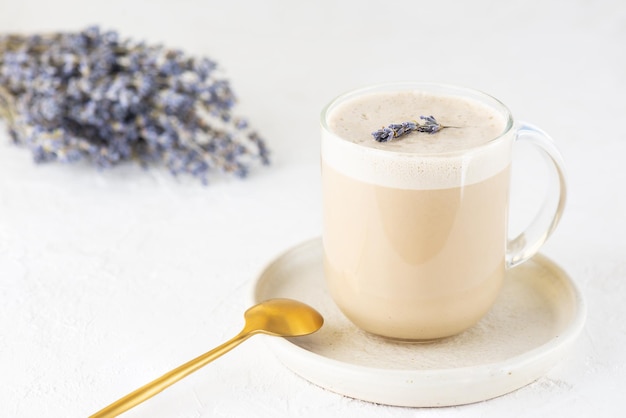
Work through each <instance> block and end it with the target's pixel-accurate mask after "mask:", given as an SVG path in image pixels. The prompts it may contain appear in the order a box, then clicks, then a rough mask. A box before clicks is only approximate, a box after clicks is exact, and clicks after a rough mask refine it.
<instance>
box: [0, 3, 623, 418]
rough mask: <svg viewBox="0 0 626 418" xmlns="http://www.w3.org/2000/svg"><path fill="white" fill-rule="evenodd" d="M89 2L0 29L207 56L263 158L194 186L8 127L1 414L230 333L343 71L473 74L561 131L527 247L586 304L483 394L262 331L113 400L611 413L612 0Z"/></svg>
mask: <svg viewBox="0 0 626 418" xmlns="http://www.w3.org/2000/svg"><path fill="white" fill-rule="evenodd" d="M100 3H101V4H98V5H94V4H92V3H86V2H79V1H70V0H57V1H53V2H47V1H32V0H24V1H19V2H16V1H8V0H0V31H2V32H14V31H19V32H45V31H50V30H58V29H63V30H65V29H67V30H70V29H80V28H83V27H85V26H87V25H89V24H93V23H97V24H100V25H101V26H102V27H104V28H110V29H116V30H118V31H119V32H120V33H121V34H122V35H123V36H132V37H133V38H136V39H144V40H147V41H149V42H155V43H156V42H161V43H164V44H167V45H170V46H175V47H182V48H184V49H185V50H186V51H187V52H189V53H193V54H196V55H207V56H209V57H211V58H213V59H215V60H217V61H218V62H219V63H220V64H221V66H222V67H223V68H224V69H225V71H226V72H227V74H228V76H229V78H230V79H231V82H232V85H233V88H234V89H235V92H236V93H237V94H238V96H239V97H240V99H241V100H240V106H239V111H240V112H241V113H242V114H244V115H246V116H248V117H249V119H250V120H251V123H252V124H253V125H254V126H255V127H256V128H257V129H258V130H259V131H260V132H261V133H262V134H263V135H264V136H265V137H266V138H267V139H268V141H269V145H270V147H271V149H272V151H273V155H272V156H273V164H272V166H271V167H270V168H267V169H260V170H257V171H255V172H254V173H253V174H252V176H251V177H250V178H249V179H247V180H245V181H239V180H231V179H220V180H216V181H213V182H212V184H211V185H210V186H209V187H203V186H201V185H200V184H197V183H196V182H195V181H192V180H188V179H182V180H178V181H177V180H174V179H172V178H171V177H170V176H169V175H168V174H167V173H166V172H160V171H158V170H152V171H148V172H146V171H143V170H141V169H139V168H136V167H134V166H132V165H129V166H124V167H121V168H118V169H115V170H113V171H105V172H97V171H95V170H93V169H92V168H90V167H86V166H81V165H77V166H61V165H57V164H50V165H44V166H37V165H34V164H33V163H32V160H31V156H30V154H29V153H28V152H27V151H26V150H24V149H20V148H16V147H15V146H13V145H11V144H10V141H9V138H8V135H6V132H5V130H4V129H2V131H0V416H1V417H40V416H46V417H78V416H86V415H88V414H90V413H93V412H95V411H96V410H98V409H99V408H101V407H103V406H104V405H106V404H107V403H109V402H111V401H113V400H115V399H117V398H118V397H120V396H122V395H124V394H125V393H127V392H129V391H131V390H133V389H135V388H136V387H138V386H140V385H142V384H144V383H146V382H148V381H150V380H151V379H153V378H155V377H157V376H159V375H161V374H162V373H164V372H165V371H167V370H169V369H171V368H173V367H175V366H177V365H179V364H181V363H183V362H184V361H186V360H188V359H190V358H193V357H195V356H196V355H198V354H200V353H202V352H204V351H206V350H208V349H210V348H212V347H213V346H215V345H217V344H219V343H221V342H223V341H224V340H226V339H228V338H230V337H231V336H233V335H234V334H235V333H236V332H238V331H239V329H240V328H241V326H242V313H243V311H244V310H245V309H246V307H247V304H248V301H249V291H250V282H251V281H252V280H253V279H254V278H255V276H256V275H257V274H258V273H259V271H260V270H261V269H262V268H263V267H264V266H265V264H266V263H267V262H268V261H270V260H271V259H272V258H273V257H274V256H276V255H277V254H279V253H281V252H282V251H284V250H285V249H287V248H288V247H290V246H292V245H294V244H296V243H299V242H300V241H303V240H305V239H307V238H309V237H312V236H315V235H318V234H319V232H320V222H321V220H320V204H319V199H320V196H319V195H320V190H319V182H318V177H319V172H318V171H319V167H318V159H319V152H318V147H319V140H318V136H319V128H318V115H319V111H320V109H321V107H322V106H323V105H324V104H326V102H327V101H328V100H330V99H331V98H332V97H333V96H335V95H336V94H337V93H340V92H342V91H344V90H347V89H351V88H354V87H358V86H362V85H364V84H369V83H375V82H381V81H393V80H409V79H411V80H427V81H441V82H447V83H454V84H462V85H466V86H470V87H474V88H478V89H482V90H485V91H487V92H489V93H491V94H493V95H495V96H496V97H498V98H500V99H501V100H503V101H504V102H505V103H506V104H507V105H508V106H509V107H510V108H511V109H512V111H513V113H514V115H515V116H516V117H517V118H520V119H524V120H528V121H531V122H533V123H535V124H538V125H540V126H541V127H543V128H544V129H545V130H547V131H548V132H550V133H551V134H552V135H553V136H554V137H555V139H556V140H557V143H558V145H559V147H560V148H561V150H562V152H563V155H564V158H565V160H566V163H567V165H568V174H569V185H570V200H569V202H568V207H567V210H566V214H565V216H564V218H563V220H562V223H561V225H560V227H559V229H558V230H557V232H556V234H555V235H554V236H553V238H552V239H551V240H550V241H549V242H548V244H547V245H546V246H545V247H544V248H543V250H542V252H543V253H544V254H546V255H548V256H549V257H550V258H552V259H553V260H554V261H555V262H557V263H558V264H559V265H560V266H561V267H563V268H564V269H565V270H566V271H567V272H568V273H569V274H570V276H571V277H572V278H573V279H574V280H575V281H576V283H577V284H578V285H579V287H580V288H581V290H582V291H583V293H584V296H585V298H586V299H587V302H588V309H589V315H588V320H587V325H586V329H585V331H584V333H583V334H582V335H581V337H580V339H579V341H578V344H577V345H576V346H575V348H574V350H572V352H571V354H570V356H568V357H567V358H566V359H564V361H563V362H561V363H560V364H559V365H558V366H557V367H556V368H554V369H553V370H552V371H551V372H550V373H549V374H548V375H546V376H545V377H543V378H541V379H539V380H538V381H537V382H535V383H533V384H531V385H529V386H527V387H524V388H522V389H520V390H518V391H516V392H514V393H511V394H509V395H506V396H503V397H500V398H497V399H493V400H490V401H486V402H482V403H478V404H473V405H467V406H461V407H451V408H440V409H409V408H394V407H387V406H380V405H374V404H370V403H366V402H361V401H356V400H352V399H349V398H345V397H342V396H340V395H337V394H334V393H331V392H328V391H326V390H323V389H320V388H318V387H316V386H314V385H312V384H309V383H308V382H306V381H305V380H303V379H301V378H299V377H298V376H296V375H294V374H293V373H291V372H290V371H289V370H287V369H286V368H284V367H283V366H282V365H281V364H280V363H279V362H278V360H276V358H275V357H274V355H273V353H272V352H271V351H270V350H269V348H268V347H267V345H266V344H264V341H263V337H255V338H253V339H251V340H250V341H248V342H246V343H245V344H243V345H242V346H241V347H239V348H237V349H236V350H235V351H233V352H231V353H229V354H228V355H227V356H225V357H223V358H221V359H219V360H218V361H216V362H215V363H213V364H211V365H210V366H208V367H207V368H205V369H203V370H201V371H199V372H197V373H195V374H194V375H192V376H190V377H188V378H186V379H185V380H183V381H181V382H179V383H178V384H176V385H174V386H173V387H171V388H169V389H168V390H166V391H165V392H163V393H162V394H160V395H158V396H157V397H155V398H153V399H151V400H150V401H148V402H146V403H144V404H142V405H141V406H139V407H137V408H135V409H133V410H131V411H129V412H128V413H127V416H128V417H209V416H211V417H213V416H215V417H221V416H228V417H231V416H259V417H280V416H303V417H318V416H327V417H330V416H337V417H339V416H341V417H344V416H360V417H384V416H398V417H409V416H420V417H425V416H426V417H457V416H482V417H501V416H504V415H506V416H521V417H525V416H527V417H531V416H532V417H548V416H551V417H552V416H564V417H587V416H597V417H610V416H623V415H624V414H625V413H626V404H625V403H624V396H623V393H624V388H625V387H626V303H624V300H625V299H626V239H625V237H626V193H625V192H624V188H625V185H626V168H625V167H626V165H625V164H624V162H623V161H624V159H626V129H625V128H624V124H625V123H626V122H625V121H626V100H624V97H626V47H625V45H626V6H624V3H623V2H620V1H617V0H616V1H598V2H593V3H591V2H585V1H571V2H566V1H509V2H498V1H486V0H482V1H478V2H461V1H458V2H449V1H441V2H429V3H426V2H412V1H405V2H396V1H392V0H386V1H381V2H370V1H360V2H358V1H350V2H348V1H346V2H335V1H315V2H308V3H302V2H289V1H269V2H252V1H250V2H241V1H222V2H216V1H209V0H206V1H194V0H184V1H183V0H181V1H177V2H174V1H157V2H146V1H142V2H139V1H136V2H130V1H121V0H110V1H107V2H100ZM521 171H522V172H520V170H518V172H517V175H516V184H518V183H519V186H518V192H519V193H518V194H517V196H518V197H514V199H513V208H512V209H513V214H512V217H513V218H514V219H516V222H518V223H520V224H521V223H523V217H524V214H525V213H527V212H528V211H529V210H530V209H531V208H532V207H533V203H534V202H533V199H532V198H531V196H532V193H531V191H532V189H533V187H534V186H533V184H539V183H541V178H540V176H539V174H540V173H536V172H535V171H534V170H533V169H532V166H531V167H530V168H525V169H524V170H521ZM514 193H515V192H514ZM526 194H528V196H525V195H526Z"/></svg>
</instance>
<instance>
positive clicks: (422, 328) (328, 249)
mask: <svg viewBox="0 0 626 418" xmlns="http://www.w3.org/2000/svg"><path fill="white" fill-rule="evenodd" d="M421 115H424V116H430V115H432V116H434V117H435V118H436V120H437V122H438V123H440V124H441V125H443V126H446V127H445V128H443V129H441V130H440V131H438V132H436V133H434V134H429V133H424V132H411V133H409V134H407V135H404V136H402V137H401V138H397V139H393V140H391V141H390V142H386V143H378V142H376V141H374V139H373V137H372V134H371V133H372V131H375V130H377V129H379V128H381V127H382V126H387V125H389V124H390V123H401V122H405V121H416V122H420V116H421ZM323 124H324V129H323V135H322V191H323V219H324V221H323V224H324V226H323V244H324V263H325V266H324V267H325V274H326V279H327V283H328V287H329V290H330V292H331V295H332V297H333V300H334V301H335V302H336V303H337V305H338V306H339V308H340V309H341V310H342V311H343V312H344V314H345V315H346V316H347V317H348V318H349V319H350V320H351V321H352V322H353V323H355V324H356V325H357V326H359V327H360V328H362V329H364V330H366V331H369V332H371V333H374V334H378V335H382V336H387V337H392V338H399V339H407V340H428V339H436V338H441V337H445V336H450V335H454V334H456V333H459V332H461V331H463V330H465V329H467V328H469V327H471V326H472V325H473V324H475V323H476V322H477V321H478V320H479V319H480V318H481V317H482V316H483V315H485V313H486V312H487V311H488V310H489V308H490V307H491V306H492V304H493V302H494V301H495V299H496V297H497V294H498V292H499V289H500V287H501V283H502V280H503V277H504V271H505V251H506V243H507V205H508V190H509V165H510V160H511V156H510V152H511V141H509V140H506V141H504V140H496V139H498V138H501V137H502V136H503V135H511V133H510V131H511V129H510V128H511V121H510V116H509V115H508V112H503V111H502V110H501V109H499V108H498V107H497V106H492V105H488V104H486V103H484V102H482V101H481V100H479V99H476V98H473V97H470V96H469V95H467V96H463V95H458V94H457V95H453V94H447V93H445V92H441V93H440V92H436V91H435V92H432V91H430V92H425V91H421V90H410V89H409V90H407V89H403V90H401V91H373V92H366V93H363V94H360V95H355V96H354V97H349V98H345V100H341V101H338V102H335V103H334V104H333V105H331V106H330V107H329V108H328V109H327V111H326V114H325V120H324V121H323Z"/></svg>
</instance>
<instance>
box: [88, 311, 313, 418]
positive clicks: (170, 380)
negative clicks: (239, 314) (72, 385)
mask: <svg viewBox="0 0 626 418" xmlns="http://www.w3.org/2000/svg"><path fill="white" fill-rule="evenodd" d="M244 318H245V320H246V324H245V326H244V327H243V329H242V330H241V332H240V333H239V334H237V335H236V336H235V337H233V338H232V339H231V340H229V341H227V342H225V343H224V344H222V345H220V346H218V347H215V348H214V349H213V350H211V351H209V352H207V353H205V354H202V355H201V356H199V357H196V358H195V359H193V360H191V361H189V362H187V363H185V364H183V365H182V366H178V367H177V368H175V369H174V370H172V371H170V372H168V373H166V374H164V375H163V376H161V377H159V378H158V379H155V380H153V381H152V382H150V383H148V384H146V385H144V386H142V387H140V388H139V389H137V390H135V391H134V392H131V393H129V394H128V395H126V396H124V397H123V398H121V399H119V400H117V401H115V402H113V403H112V404H111V405H109V406H107V407H105V408H104V409H102V410H100V411H98V412H96V413H95V414H93V415H91V417H90V418H109V417H116V416H118V415H119V414H121V413H122V412H125V411H128V410H129V409H130V408H132V407H134V406H137V405H139V404H140V403H141V402H143V401H145V400H147V399H150V398H151V397H153V396H154V395H156V394H157V393H159V392H161V391H162V390H164V389H165V388H167V387H169V386H171V385H173V384H174V383H176V382H178V381H179V380H180V379H182V378H183V377H186V376H188V375H190V374H191V373H193V372H195V371H196V370H199V369H200V368H202V367H204V366H206V365H207V364H208V363H210V362H211V361H213V360H215V359H216V358H218V357H220V356H221V355H223V354H226V353H227V352H229V351H230V350H232V349H233V348H235V347H236V346H238V345H239V344H241V343H242V342H244V341H245V340H246V339H247V338H248V337H251V336H252V335H255V334H268V335H273V336H276V337H298V336H301V335H307V334H311V333H313V332H315V331H317V330H318V329H320V328H321V327H322V324H323V323H324V318H322V315H320V314H319V313H318V312H317V311H316V310H315V309H313V308H311V307H310V306H309V305H305V304H304V303H302V302H298V301H295V300H292V299H270V300H266V301H265V302H261V303H259V304H258V305H254V306H253V307H251V308H250V309H248V310H247V311H246V313H245V314H244Z"/></svg>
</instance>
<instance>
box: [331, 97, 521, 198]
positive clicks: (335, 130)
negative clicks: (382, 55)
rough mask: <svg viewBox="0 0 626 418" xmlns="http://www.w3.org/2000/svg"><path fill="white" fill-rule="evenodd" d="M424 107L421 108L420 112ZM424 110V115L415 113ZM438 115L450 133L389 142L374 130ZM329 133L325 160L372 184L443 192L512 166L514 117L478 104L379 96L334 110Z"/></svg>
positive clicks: (459, 99) (460, 99) (452, 99)
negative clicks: (511, 121)
mask: <svg viewBox="0 0 626 418" xmlns="http://www.w3.org/2000/svg"><path fill="white" fill-rule="evenodd" d="M416 109H417V110H416ZM416 113H417V115H416ZM420 115H433V116H435V118H436V119H437V121H438V122H439V123H441V124H442V125H444V126H454V128H446V129H442V130H441V131H439V132H437V133H436V134H432V135H431V134H427V133H417V132H414V133H411V134H408V135H405V136H403V137H401V138H399V139H395V140H393V141H391V142H388V143H378V142H376V141H374V139H373V137H372V135H371V132H372V131H374V130H376V129H379V128H380V127H381V126H386V125H389V124H390V123H399V122H404V121H408V120H418V121H419V116H420ZM326 123H327V126H328V129H323V132H322V160H323V161H324V163H325V164H328V165H329V166H331V167H332V168H334V169H335V170H337V171H339V172H341V173H343V174H345V175H347V176H350V177H353V178H355V179H358V180H361V181H365V182H368V183H372V184H376V185H380V186H386V187H395V188H402V189H420V190H422V189H426V190H427V189H442V188H450V187H458V186H459V185H461V184H471V183H476V182H480V181H483V180H485V179H487V178H489V177H491V176H494V175H496V174H497V173H499V172H501V171H502V170H504V169H506V167H507V166H508V165H509V163H510V160H511V157H510V153H511V135H512V133H511V130H510V129H509V130H508V132H506V133H505V130H506V129H507V128H508V126H507V123H508V120H507V117H506V116H505V114H503V112H501V111H498V110H497V109H494V108H492V107H490V106H488V105H486V104H484V103H481V102H480V101H478V100H476V99H470V98H466V97H457V96H450V95H441V94H432V93H423V92H417V91H402V92H378V93H375V92H372V93H367V94H365V95H362V96H359V97H356V98H352V99H348V100H346V101H344V102H341V103H338V104H337V105H336V106H331V107H330V108H329V110H328V116H327V121H326Z"/></svg>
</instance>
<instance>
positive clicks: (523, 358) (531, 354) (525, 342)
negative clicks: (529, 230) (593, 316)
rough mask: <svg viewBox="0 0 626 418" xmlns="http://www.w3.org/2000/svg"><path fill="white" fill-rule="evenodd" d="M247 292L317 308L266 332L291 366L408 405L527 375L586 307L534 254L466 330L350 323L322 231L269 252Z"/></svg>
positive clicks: (483, 395) (358, 394)
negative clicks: (428, 338)
mask: <svg viewBox="0 0 626 418" xmlns="http://www.w3.org/2000/svg"><path fill="white" fill-rule="evenodd" d="M252 297H253V299H254V300H253V302H254V303H258V302H260V301H262V300H265V299H271V298H276V297H287V298H293V299H297V300H301V301H303V302H305V303H308V304H310V305H311V306H313V307H314V308H316V309H317V310H318V311H319V312H320V313H321V314H322V315H323V316H324V321H325V322H324V326H323V327H322V329H321V330H320V331H318V332H316V333H315V334H312V335H309V336H306V337H299V338H293V339H281V338H269V339H266V341H267V343H268V344H270V346H271V348H272V350H273V351H274V352H275V353H276V355H277V356H278V358H279V359H280V360H281V361H282V362H283V364H285V365H286V366H287V367H288V368H290V369H291V370H292V371H294V372H295V373H296V374H298V375H300V376H301V377H303V378H305V379H307V380H309V381H310V382H312V383H315V384H316V385H319V386H321V387H323V388H326V389H328V390H331V391H333V392H337V393H340V394H343V395H346V396H349V397H353V398H356V399H361V400H365V401H370V402H376V403H382V404H387V405H396V406H412V407H426V406H449V405H459V404H466V403H472V402H478V401H482V400H485V399H490V398H493V397H496V396H500V395H503V394H506V393H509V392H512V391H514V390H516V389H518V388H520V387H522V386H525V385H527V384H529V383H531V382H532V381H534V380H536V379H537V378H539V377H540V376H542V375H543V374H545V373H546V372H547V371H549V370H550V369H551V368H552V367H553V366H554V365H555V364H556V363H557V362H559V361H560V360H561V359H562V358H563V357H564V355H565V354H566V351H567V350H568V348H570V347H571V345H572V343H573V342H574V341H575V339H576V337H577V336H578V334H579V333H580V331H581V330H582V328H583V324H584V320H585V313H586V311H585V305H584V302H583V299H582V297H581V294H580V292H579V291H578V289H577V288H576V286H575V284H574V283H573V282H572V281H571V279H570V278H569V277H568V276H567V274H566V273H565V272H564V271H563V270H561V269H560V268H559V267H558V266H557V265H556V264H555V263H553V262H552V261H550V260H549V259H548V258H546V257H544V256H542V255H537V256H535V257H534V258H533V259H531V260H529V261H527V262H526V263H524V264H522V265H520V266H518V267H516V268H515V269H512V270H510V271H509V272H508V273H507V277H506V280H505V284H504V286H503V289H502V292H501V295H500V297H499V299H498V301H497V302H496V304H495V306H494V307H493V308H492V310H491V311H490V312H489V314H488V315H487V316H486V317H485V318H483V319H482V320H481V322H479V323H478V324H477V325H476V326H474V327H473V328H471V329H470V330H468V331H465V332H464V333H462V334H460V335H457V336H454V337H450V338H447V339H444V340H440V341H437V342H432V343H425V344H417V343H402V342H393V341H390V340H387V339H384V338H380V337H376V336H373V335H370V334H367V333H365V332H363V331H361V330H360V329H358V328H356V327H355V326H354V325H353V324H352V323H351V322H349V321H348V320H347V319H346V318H345V317H344V316H343V314H342V313H341V312H340V311H339V309H338V308H337V307H335V305H334V303H333V302H332V300H331V298H330V296H329V294H328V293H327V290H326V285H325V282H324V273H323V267H322V245H321V239H320V238H316V239H313V240H310V241H307V242H304V243H302V244H300V245H298V246H296V247H293V248H291V249H290V250H288V251H287V252H285V253H284V254H282V255H280V256H279V257H278V258H276V259H275V260H274V261H273V262H271V263H270V264H269V265H268V266H267V267H266V268H265V270H264V271H263V272H262V273H261V275H260V276H259V277H258V279H257V280H256V281H255V282H254V286H253V295H252Z"/></svg>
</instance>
